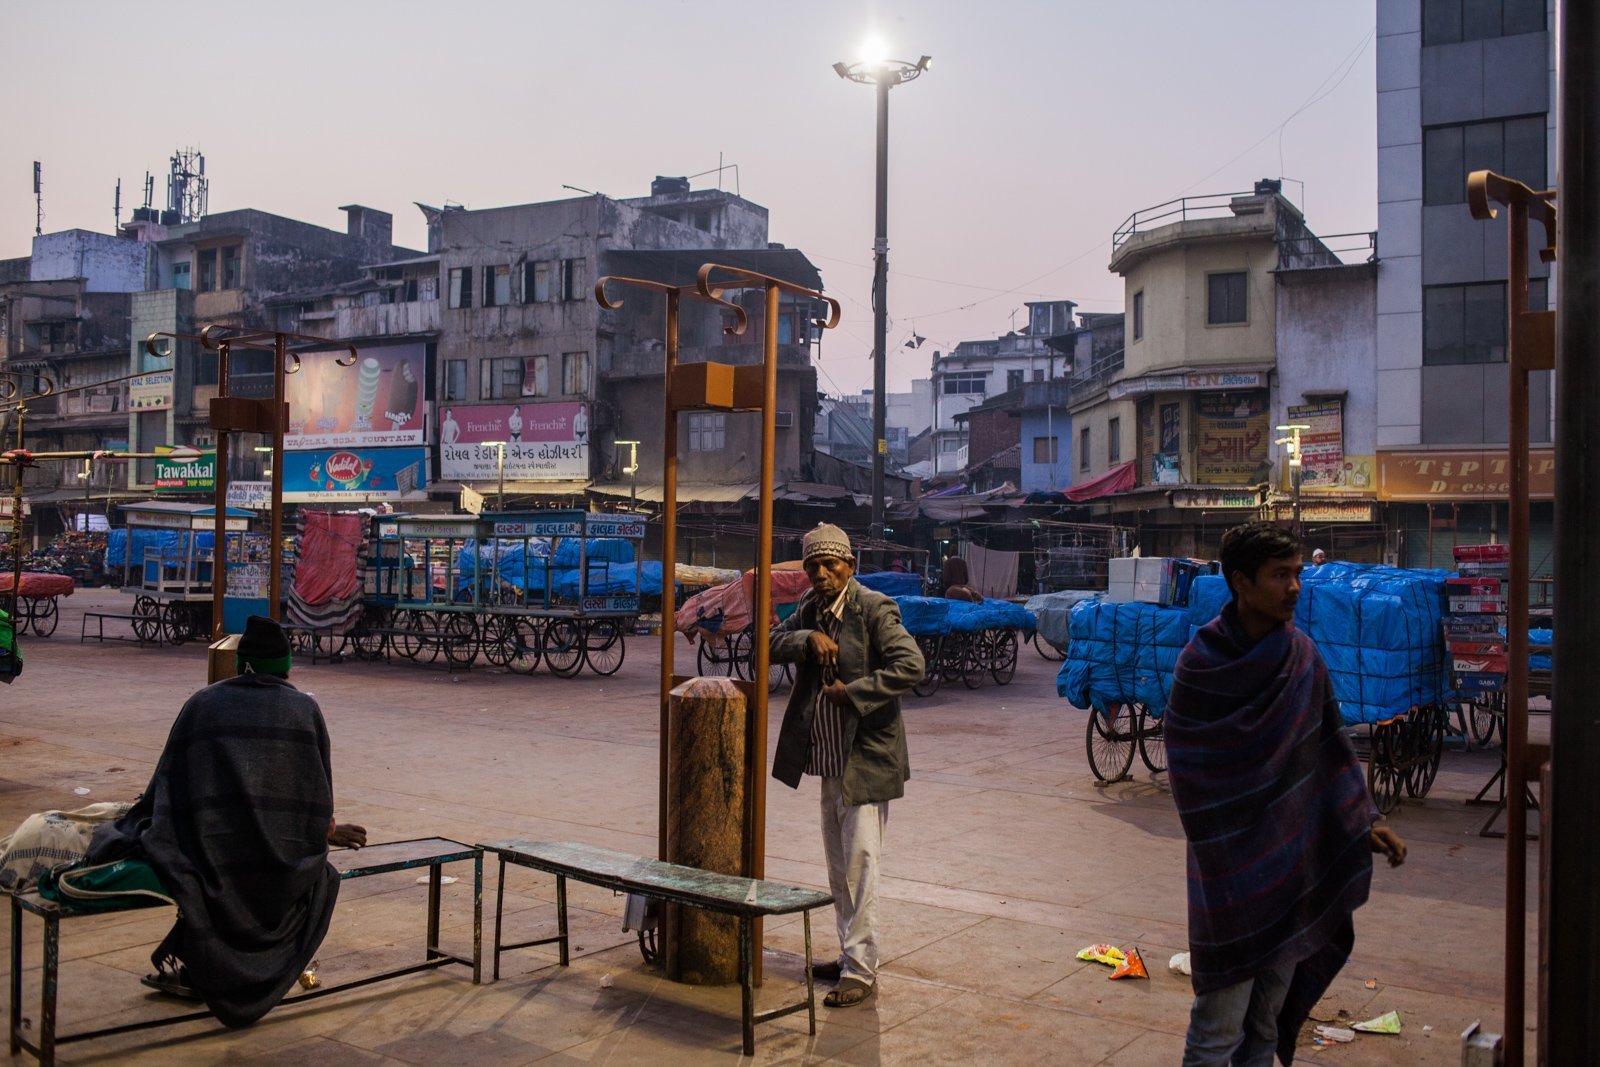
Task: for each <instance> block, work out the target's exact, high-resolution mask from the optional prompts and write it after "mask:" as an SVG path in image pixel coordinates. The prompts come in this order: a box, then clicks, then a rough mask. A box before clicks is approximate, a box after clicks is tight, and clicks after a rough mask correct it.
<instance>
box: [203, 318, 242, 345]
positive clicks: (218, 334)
mask: <svg viewBox="0 0 1600 1067" xmlns="http://www.w3.org/2000/svg"><path fill="white" fill-rule="evenodd" d="M233 328H234V327H231V326H224V325H222V324H221V323H216V322H213V323H212V324H211V325H209V326H206V327H204V328H202V329H201V331H200V345H201V347H202V348H205V349H208V350H210V351H212V352H218V351H221V349H222V346H223V345H224V344H226V343H227V342H228V341H229V340H231V338H228V337H225V336H223V334H222V331H223V330H231V329H233Z"/></svg>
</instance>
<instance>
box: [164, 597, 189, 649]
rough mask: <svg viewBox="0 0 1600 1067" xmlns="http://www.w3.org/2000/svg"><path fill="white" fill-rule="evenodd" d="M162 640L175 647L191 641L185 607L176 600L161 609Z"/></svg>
mask: <svg viewBox="0 0 1600 1067" xmlns="http://www.w3.org/2000/svg"><path fill="white" fill-rule="evenodd" d="M161 638H162V640H164V641H166V642H167V643H168V644H173V645H181V644H183V643H184V642H185V641H187V640H189V620H188V618H187V616H186V613H185V612H184V610H183V605H182V604H181V603H179V602H178V601H176V600H174V601H172V602H170V603H169V604H167V606H166V607H164V608H162V609H161Z"/></svg>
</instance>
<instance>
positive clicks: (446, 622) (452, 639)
mask: <svg viewBox="0 0 1600 1067" xmlns="http://www.w3.org/2000/svg"><path fill="white" fill-rule="evenodd" d="M439 646H440V647H441V648H442V649H443V651H444V657H445V659H447V660H449V661H450V662H451V663H458V664H469V663H471V662H472V661H473V660H475V659H477V658H478V627H477V624H476V623H474V622H473V621H472V616H471V615H468V614H466V613H465V612H461V611H452V612H450V613H449V614H448V615H446V616H445V617H444V619H443V621H442V622H441V623H440V624H439Z"/></svg>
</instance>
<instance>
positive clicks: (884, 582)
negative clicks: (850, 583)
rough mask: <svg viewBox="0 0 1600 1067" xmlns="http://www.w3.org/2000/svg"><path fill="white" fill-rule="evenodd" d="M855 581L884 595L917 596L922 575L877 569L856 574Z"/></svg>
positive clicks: (920, 587)
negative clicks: (873, 571) (872, 571)
mask: <svg viewBox="0 0 1600 1067" xmlns="http://www.w3.org/2000/svg"><path fill="white" fill-rule="evenodd" d="M856 581H858V582H860V583H861V584H862V585H864V586H866V587H867V588H868V589H872V590H875V591H877V592H879V593H882V594H883V595H884V596H892V597H896V598H898V597H903V596H918V595H920V594H921V593H922V575H920V574H907V573H905V572H903V571H878V572H877V573H875V574H858V575H856Z"/></svg>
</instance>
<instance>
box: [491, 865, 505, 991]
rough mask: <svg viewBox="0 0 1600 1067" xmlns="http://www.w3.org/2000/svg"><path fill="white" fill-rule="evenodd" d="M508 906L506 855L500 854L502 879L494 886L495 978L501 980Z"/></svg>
mask: <svg viewBox="0 0 1600 1067" xmlns="http://www.w3.org/2000/svg"><path fill="white" fill-rule="evenodd" d="M505 908H506V857H505V854H504V853H501V854H500V880H499V881H498V882H496V883H495V887H494V980H495V981H496V982H498V981H499V980H500V927H501V923H502V921H503V916H504V915H505Z"/></svg>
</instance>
